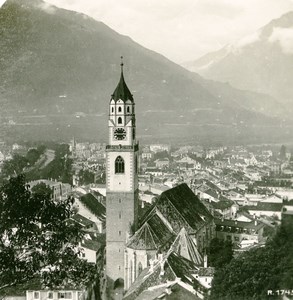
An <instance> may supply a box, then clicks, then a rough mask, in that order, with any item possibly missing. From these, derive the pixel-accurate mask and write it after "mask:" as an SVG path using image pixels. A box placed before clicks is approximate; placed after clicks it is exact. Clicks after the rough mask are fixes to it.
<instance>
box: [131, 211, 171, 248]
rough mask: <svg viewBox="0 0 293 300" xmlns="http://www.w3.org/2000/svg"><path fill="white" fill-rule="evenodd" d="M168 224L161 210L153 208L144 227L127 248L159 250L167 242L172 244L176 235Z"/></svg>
mask: <svg viewBox="0 0 293 300" xmlns="http://www.w3.org/2000/svg"><path fill="white" fill-rule="evenodd" d="M166 223H167V221H166V220H165V219H164V217H163V216H162V214H161V213H160V212H159V210H158V209H157V208H153V209H152V211H151V212H150V213H149V214H148V217H147V219H146V220H145V222H144V223H143V225H142V226H141V227H140V229H139V230H138V231H137V232H136V233H135V234H134V236H133V237H132V238H131V239H130V240H129V242H128V244H127V247H129V248H132V249H140V250H142V249H145V250H158V249H159V248H161V247H162V246H164V245H165V244H166V243H167V242H169V241H171V242H172V241H173V240H174V238H175V234H174V232H173V231H172V228H171V226H170V225H169V226H168V224H166ZM171 242H170V243H171Z"/></svg>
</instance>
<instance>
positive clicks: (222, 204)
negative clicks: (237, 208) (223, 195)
mask: <svg viewBox="0 0 293 300" xmlns="http://www.w3.org/2000/svg"><path fill="white" fill-rule="evenodd" d="M233 204H234V202H233V201H232V200H221V201H219V202H211V205H212V207H213V208H214V209H226V208H229V207H231V206H232V205H233Z"/></svg>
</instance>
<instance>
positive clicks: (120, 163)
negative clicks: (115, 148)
mask: <svg viewBox="0 0 293 300" xmlns="http://www.w3.org/2000/svg"><path fill="white" fill-rule="evenodd" d="M123 173H124V160H123V158H122V157H121V156H118V157H117V158H116V160H115V174H123Z"/></svg>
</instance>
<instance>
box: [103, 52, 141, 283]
mask: <svg viewBox="0 0 293 300" xmlns="http://www.w3.org/2000/svg"><path fill="white" fill-rule="evenodd" d="M108 122H109V123H108V128H109V144H108V145H107V146H106V154H107V158H106V174H107V178H106V189H107V194H106V273H107V276H108V277H109V278H110V279H112V280H113V281H114V282H115V281H116V280H117V279H119V280H121V279H123V280H124V274H125V272H126V270H125V263H124V252H125V245H126V241H127V238H128V237H129V235H130V234H131V231H132V232H133V231H134V230H136V228H137V215H138V143H137V141H136V130H135V104H134V100H133V95H132V94H131V93H130V91H129V89H128V87H127V85H126V83H125V80H124V75H123V61H122V57H121V75H120V80H119V83H118V85H117V87H116V89H115V91H114V93H113V95H112V96H111V100H110V104H109V121H108Z"/></svg>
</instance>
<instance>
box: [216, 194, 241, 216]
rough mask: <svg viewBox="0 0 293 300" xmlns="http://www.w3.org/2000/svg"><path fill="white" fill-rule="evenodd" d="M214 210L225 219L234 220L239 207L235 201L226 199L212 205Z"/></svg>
mask: <svg viewBox="0 0 293 300" xmlns="http://www.w3.org/2000/svg"><path fill="white" fill-rule="evenodd" d="M210 205H211V207H212V209H213V210H214V211H217V212H218V213H220V214H221V215H222V216H223V217H224V218H225V219H232V218H234V217H235V216H236V213H237V211H238V208H239V206H238V205H237V204H235V203H234V201H232V200H229V199H225V200H220V201H218V202H211V203H210Z"/></svg>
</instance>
